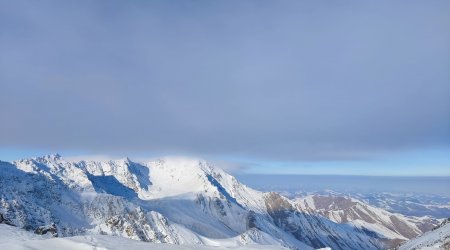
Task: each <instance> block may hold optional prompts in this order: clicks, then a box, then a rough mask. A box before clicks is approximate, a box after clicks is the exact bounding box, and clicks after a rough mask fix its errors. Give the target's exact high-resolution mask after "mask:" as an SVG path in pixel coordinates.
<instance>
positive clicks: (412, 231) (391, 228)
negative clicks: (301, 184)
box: [295, 195, 439, 247]
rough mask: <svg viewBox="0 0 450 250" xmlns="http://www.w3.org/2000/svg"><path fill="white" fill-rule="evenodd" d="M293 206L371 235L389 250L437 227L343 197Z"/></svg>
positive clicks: (326, 197)
mask: <svg viewBox="0 0 450 250" xmlns="http://www.w3.org/2000/svg"><path fill="white" fill-rule="evenodd" d="M295 204H296V206H297V207H298V208H299V209H300V210H302V211H305V212H307V213H312V214H320V215H322V216H325V217H327V218H328V219H330V220H332V221H334V222H336V223H346V224H349V225H352V226H354V227H356V228H358V229H360V230H361V231H363V232H366V233H367V234H373V236H374V237H378V238H380V239H382V240H383V241H384V242H385V244H386V245H387V246H390V247H394V246H396V245H398V244H399V243H401V242H403V241H406V240H408V239H411V238H414V237H417V236H418V235H420V234H423V233H424V232H427V231H429V230H431V229H432V228H434V227H435V226H436V225H438V224H439V221H438V220H436V219H433V218H430V217H406V216H403V215H401V214H395V213H390V212H388V211H386V210H383V209H380V208H376V207H373V206H370V205H368V204H366V203H364V202H362V201H360V200H357V199H353V198H350V197H344V196H335V195H310V196H307V197H304V198H301V199H296V200H295Z"/></svg>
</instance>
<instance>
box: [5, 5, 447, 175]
mask: <svg viewBox="0 0 450 250" xmlns="http://www.w3.org/2000/svg"><path fill="white" fill-rule="evenodd" d="M448 13H450V2H449V1H439V0H436V1H414V0H412V1H376V2H375V1H281V2H280V1H264V0H263V1H260V0H258V1H256V0H255V1H106V0H105V1H31V0H30V1H21V0H18V1H6V0H0V159H1V160H7V161H10V160H14V159H18V158H24V157H31V156H38V155H42V154H49V153H54V152H59V153H60V154H61V155H63V157H92V158H95V157H97V158H118V157H119V158H120V157H124V156H129V157H130V158H136V159H146V158H152V157H158V156H165V155H186V156H195V157H202V158H206V159H211V160H212V161H215V162H218V163H220V164H221V165H223V166H224V167H225V168H229V169H231V170H233V171H234V170H236V171H244V172H248V173H268V174H270V173H285V174H303V173H307V174H356V175H438V176H442V175H445V176H449V175H450V15H449V14H448Z"/></svg>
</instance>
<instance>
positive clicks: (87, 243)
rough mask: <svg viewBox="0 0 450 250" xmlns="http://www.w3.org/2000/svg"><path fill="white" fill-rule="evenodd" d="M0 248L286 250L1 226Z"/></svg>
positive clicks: (38, 249)
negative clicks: (58, 235) (42, 233)
mask: <svg viewBox="0 0 450 250" xmlns="http://www.w3.org/2000/svg"><path fill="white" fill-rule="evenodd" d="M0 249H8V250H19V249H30V250H31V249H33V250H41V249H45V250H48V249H64V250H88V249H89V250H90V249H96V250H103V249H111V250H113V249H117V250H123V249H133V250H139V249H161V250H172V249H180V250H190V249H199V250H221V249H224V250H225V249H233V250H253V249H263V250H264V249H267V250H269V249H273V250H286V248H283V247H280V246H273V245H271V246H264V245H247V246H239V247H208V246H201V245H191V246H189V245H173V244H163V243H161V244H155V243H148V242H142V241H137V240H130V239H126V238H123V237H115V236H107V235H86V236H75V237H65V238H48V237H45V236H39V235H36V234H33V233H31V232H28V231H25V230H22V229H19V228H17V227H12V226H8V225H4V224H0Z"/></svg>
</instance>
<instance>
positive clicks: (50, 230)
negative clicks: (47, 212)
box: [34, 223, 58, 237]
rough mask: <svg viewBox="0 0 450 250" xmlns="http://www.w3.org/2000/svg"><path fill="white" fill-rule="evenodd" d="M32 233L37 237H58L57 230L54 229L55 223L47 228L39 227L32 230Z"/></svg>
mask: <svg viewBox="0 0 450 250" xmlns="http://www.w3.org/2000/svg"><path fill="white" fill-rule="evenodd" d="M34 233H35V234H39V235H44V234H47V233H51V234H52V236H53V237H58V230H57V229H56V225H55V223H52V224H51V225H47V226H40V227H38V228H36V230H34Z"/></svg>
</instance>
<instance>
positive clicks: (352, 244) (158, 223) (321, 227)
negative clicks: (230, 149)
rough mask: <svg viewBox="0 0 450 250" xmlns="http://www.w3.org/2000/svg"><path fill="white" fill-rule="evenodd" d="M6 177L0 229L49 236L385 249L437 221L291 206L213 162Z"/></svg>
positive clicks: (323, 202) (50, 169)
mask: <svg viewBox="0 0 450 250" xmlns="http://www.w3.org/2000/svg"><path fill="white" fill-rule="evenodd" d="M0 173H1V174H0V194H1V196H0V214H1V217H0V223H7V224H10V225H14V226H16V227H19V228H23V229H25V230H28V231H32V232H35V233H36V234H41V235H48V236H52V237H70V236H80V235H83V236H86V235H92V236H96V237H97V236H99V235H113V236H121V237H124V238H129V239H134V240H140V241H145V242H153V243H170V244H179V245H189V246H192V245H194V246H195V245H205V246H223V247H239V246H253V245H272V246H273V247H278V248H283V247H285V248H289V249H317V248H325V247H330V248H332V249H343V250H344V249H387V248H390V247H395V246H397V245H399V244H400V243H403V242H405V241H407V240H409V239H412V238H415V237H417V236H419V235H421V234H423V233H425V232H427V231H429V230H431V229H432V228H434V227H436V226H437V225H439V224H440V222H441V221H439V220H436V219H434V218H432V217H408V216H404V215H401V214H395V213H391V212H388V211H386V210H383V209H381V208H376V207H373V206H370V205H368V204H366V203H364V202H362V201H360V200H356V199H352V198H348V197H340V196H308V197H304V198H302V199H288V198H286V197H284V196H282V195H280V194H278V193H274V192H260V191H256V190H253V189H251V188H249V187H247V186H245V185H243V184H242V183H240V182H239V181H238V180H237V179H236V178H235V177H233V176H231V175H229V174H227V173H226V172H224V171H223V170H221V169H219V168H216V167H214V166H213V165H212V164H210V163H208V162H205V161H202V160H197V159H190V158H162V159H158V160H154V161H151V162H147V163H137V162H133V161H131V160H130V159H128V158H126V159H122V160H116V161H105V162H99V161H76V162H75V161H67V160H65V159H63V158H62V157H61V156H59V155H49V156H44V157H38V158H32V159H24V160H18V161H14V162H0ZM99 237H100V236H99ZM0 244H1V243H0ZM0 246H1V245H0Z"/></svg>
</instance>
